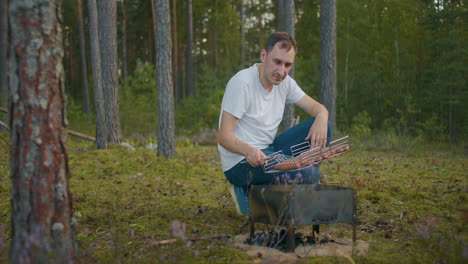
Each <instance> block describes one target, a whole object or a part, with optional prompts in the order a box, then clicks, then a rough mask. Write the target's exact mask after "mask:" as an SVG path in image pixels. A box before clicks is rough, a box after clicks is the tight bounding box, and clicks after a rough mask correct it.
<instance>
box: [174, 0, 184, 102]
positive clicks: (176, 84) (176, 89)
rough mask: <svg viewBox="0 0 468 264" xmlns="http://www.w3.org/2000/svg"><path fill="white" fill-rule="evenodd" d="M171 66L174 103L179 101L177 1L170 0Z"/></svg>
mask: <svg viewBox="0 0 468 264" xmlns="http://www.w3.org/2000/svg"><path fill="white" fill-rule="evenodd" d="M172 21H173V23H172V43H173V45H172V52H173V53H172V54H173V55H174V56H173V57H172V65H173V67H172V68H173V72H172V75H173V77H172V78H173V80H174V97H175V98H174V99H175V101H180V99H181V98H182V96H181V89H180V80H179V75H180V74H179V68H180V67H179V44H178V41H177V39H178V38H177V1H176V0H172Z"/></svg>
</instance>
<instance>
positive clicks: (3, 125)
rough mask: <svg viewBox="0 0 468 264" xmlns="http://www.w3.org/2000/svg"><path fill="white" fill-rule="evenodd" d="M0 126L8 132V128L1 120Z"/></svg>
mask: <svg viewBox="0 0 468 264" xmlns="http://www.w3.org/2000/svg"><path fill="white" fill-rule="evenodd" d="M0 126H2V127H4V128H6V130H7V131H10V128H9V127H8V126H7V124H5V123H4V122H3V121H2V120H0Z"/></svg>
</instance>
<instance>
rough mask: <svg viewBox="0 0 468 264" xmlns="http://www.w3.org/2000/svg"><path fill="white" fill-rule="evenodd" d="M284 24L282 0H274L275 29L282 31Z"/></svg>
mask: <svg viewBox="0 0 468 264" xmlns="http://www.w3.org/2000/svg"><path fill="white" fill-rule="evenodd" d="M284 24H285V23H284V0H276V31H283V30H284V28H285V26H284Z"/></svg>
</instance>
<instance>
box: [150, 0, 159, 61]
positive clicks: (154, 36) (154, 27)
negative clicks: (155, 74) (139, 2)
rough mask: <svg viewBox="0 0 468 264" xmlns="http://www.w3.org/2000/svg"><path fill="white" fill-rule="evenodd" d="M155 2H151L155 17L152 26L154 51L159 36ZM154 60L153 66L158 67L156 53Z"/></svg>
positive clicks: (152, 12)
mask: <svg viewBox="0 0 468 264" xmlns="http://www.w3.org/2000/svg"><path fill="white" fill-rule="evenodd" d="M155 1H156V0H151V14H152V15H153V17H152V18H153V26H152V28H153V39H152V40H153V42H152V44H153V47H154V49H156V38H157V36H156V26H155V25H156V2H155ZM148 41H150V40H148ZM151 57H153V56H150V58H151ZM153 60H154V62H153V64H154V65H155V67H156V62H157V60H158V58H157V57H156V52H155V53H154V57H153Z"/></svg>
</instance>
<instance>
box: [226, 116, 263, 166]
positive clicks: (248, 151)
mask: <svg viewBox="0 0 468 264" xmlns="http://www.w3.org/2000/svg"><path fill="white" fill-rule="evenodd" d="M238 122H239V118H237V117H235V116H233V115H231V114H229V113H228V112H225V111H223V113H222V117H221V126H220V128H219V132H218V144H219V145H221V146H222V147H223V148H225V149H227V150H229V151H231V152H233V153H237V154H239V155H242V156H244V157H245V158H246V160H247V162H248V163H249V164H250V165H252V166H253V167H257V166H261V165H263V162H264V160H263V158H265V154H264V153H263V152H262V151H261V150H259V149H257V148H255V147H252V146H251V145H249V144H247V143H245V142H243V141H241V140H239V139H238V138H237V137H236V136H234V128H235V127H236V126H237V123H238Z"/></svg>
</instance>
